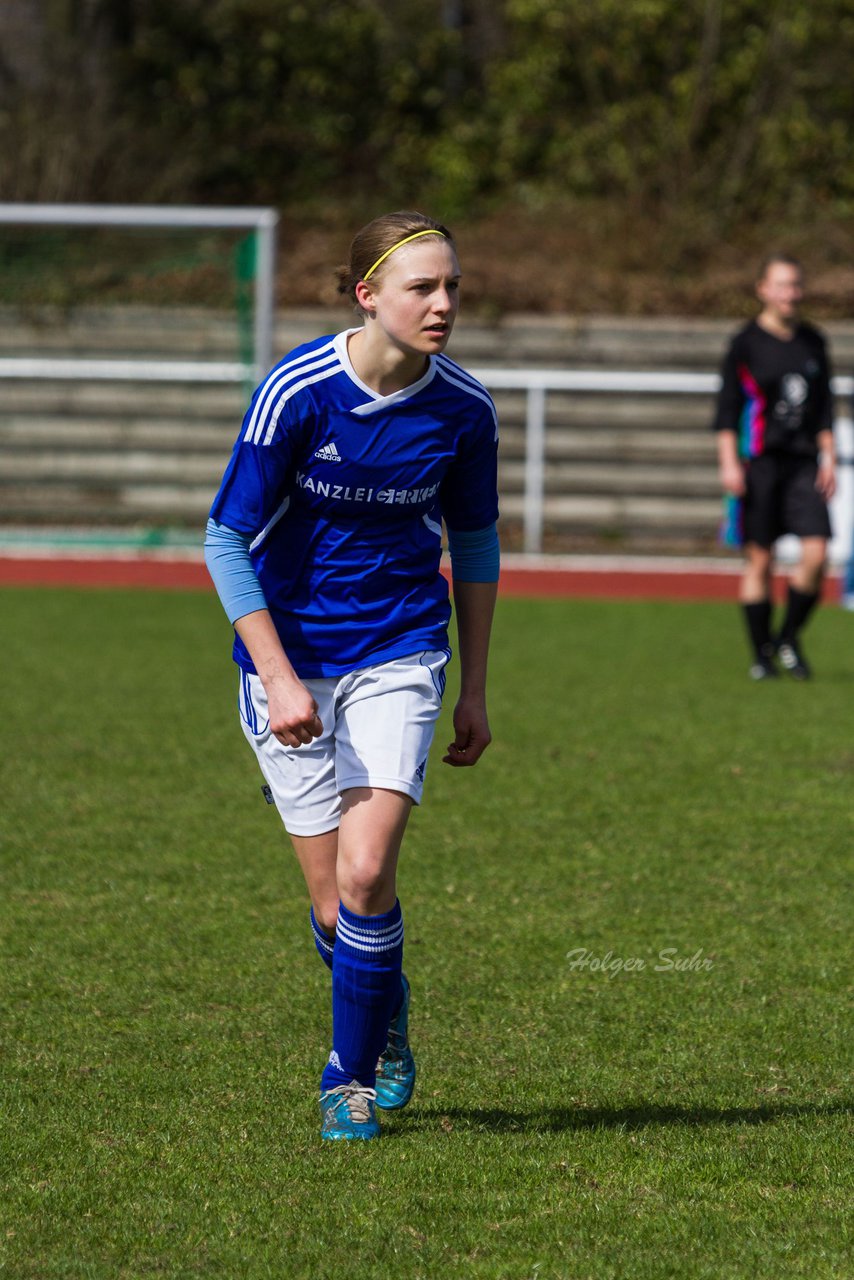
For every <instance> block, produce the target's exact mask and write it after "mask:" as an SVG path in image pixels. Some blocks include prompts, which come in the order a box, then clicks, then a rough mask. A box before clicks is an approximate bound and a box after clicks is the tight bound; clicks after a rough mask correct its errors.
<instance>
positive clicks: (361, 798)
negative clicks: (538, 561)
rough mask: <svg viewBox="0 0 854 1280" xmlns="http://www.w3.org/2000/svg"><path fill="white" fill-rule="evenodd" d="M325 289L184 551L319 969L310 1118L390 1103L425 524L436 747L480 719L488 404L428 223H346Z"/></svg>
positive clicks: (251, 416)
mask: <svg viewBox="0 0 854 1280" xmlns="http://www.w3.org/2000/svg"><path fill="white" fill-rule="evenodd" d="M339 278H340V283H339V290H340V292H342V293H346V294H348V295H349V296H350V297H351V299H352V300H353V301H354V303H355V305H356V308H357V310H358V312H359V313H360V316H361V325H360V326H359V327H357V328H353V329H348V330H346V331H345V332H343V333H339V334H338V335H337V336H333V337H325V338H319V339H317V340H315V341H313V342H309V343H307V344H306V345H305V346H301V347H298V348H296V349H295V350H294V351H292V352H291V353H290V354H289V355H287V356H286V357H285V358H284V360H282V361H281V362H280V363H279V364H278V365H276V367H275V368H274V369H273V370H272V372H271V373H270V374H269V375H268V376H267V377H266V378H265V379H264V381H263V382H262V383H261V385H260V386H259V387H258V389H257V390H256V392H255V394H254V396H253V397H252V401H251V404H250V406H249V409H248V411H247V413H246V417H245V418H244V421H243V426H242V428H241V432H240V435H239V436H238V439H237V443H236V444H235V447H234V451H233V453H232V456H231V460H230V462H229V464H228V468H227V470H226V472H225V476H224V478H223V481H222V485H221V487H220V490H219V493H218V494H217V496H216V499H215V500H214V504H213V507H212V509H211V518H210V521H209V523H208V533H207V537H206V542H205V550H206V560H207V563H208V567H209V570H210V573H211V576H212V578H213V580H214V583H215V585H216V587H217V590H218V592H219V595H220V598H221V600H222V602H223V605H224V606H225V609H226V613H227V615H228V618H229V621H231V622H232V623H233V624H234V629H235V632H236V637H235V642H234V658H235V661H236V662H237V665H238V667H239V668H240V696H239V706H240V715H241V718H242V724H243V731H244V733H245V735H246V737H247V739H248V740H249V742H250V744H251V745H252V747H253V748H254V750H255V753H256V755H257V758H258V762H259V764H260V766H261V771H262V773H263V775H264V777H265V779H266V783H267V788H268V789H269V790H268V794H269V795H270V797H271V798H272V800H274V801H275V803H276V805H277V807H278V809H279V812H280V814H281V816H282V818H283V821H284V824H285V827H286V829H287V831H288V833H289V835H290V837H291V840H292V842H293V845H294V849H295V851H296V855H297V858H298V859H299V862H300V866H301V868H302V871H303V874H304V876H305V880H306V884H307V886H308V891H309V895H310V898H311V926H312V930H313V932H314V939H315V943H316V946H317V949H318V951H319V953H320V955H321V957H322V959H323V960H324V961H325V963H326V964H327V965H328V966H329V968H330V969H331V970H332V1051H331V1053H330V1055H329V1060H328V1062H327V1064H326V1066H325V1068H324V1071H323V1075H322V1077H321V1081H320V1110H321V1135H322V1137H324V1138H331V1139H336V1138H341V1139H365V1138H375V1137H377V1136H378V1135H379V1132H380V1130H379V1125H378V1123H377V1119H376V1114H375V1105H376V1106H379V1107H381V1108H385V1109H394V1108H398V1107H402V1106H405V1105H406V1103H407V1102H408V1101H409V1099H410V1097H411V1095H412V1089H413V1085H414V1082H415V1063H414V1060H413V1058H412V1053H411V1050H410V1048H409V1043H408V1036H407V1024H408V1012H409V985H408V983H407V981H406V978H405V977H404V976H403V973H402V955H403V919H402V916H401V910H400V904H399V902H398V899H397V892H396V887H395V874H396V866H397V859H398V854H399V851H400V847H401V841H402V839H403V834H404V830H405V828H406V823H407V819H408V817H409V813H410V810H411V808H412V806H413V804H418V803H419V802H420V800H421V794H422V789H423V785H424V771H425V768H426V765H427V755H428V750H429V747H430V742H431V739H432V736H433V729H434V726H435V722H436V718H437V716H438V714H439V710H440V706H441V699H442V693H443V690H444V687H445V666H446V664H447V662H448V659H449V658H450V649H449V648H448V631H447V627H448V621H449V617H450V605H449V600H448V588H447V584H446V582H445V580H444V578H443V577H442V575H441V574H440V572H439V559H440V554H441V534H442V528H441V522H442V520H443V519H444V521H445V524H446V526H447V530H448V542H449V546H450V552H451V562H452V575H453V584H454V601H455V606H456V614H457V630H458V638H459V655H460V696H459V700H458V702H457V704H456V707H455V710H454V731H455V737H454V741H453V742H452V743H451V744H450V746H449V747H448V752H447V755H446V756H445V757H444V760H445V763H447V764H450V765H454V766H468V765H473V764H475V763H476V761H477V760H478V758H479V757H480V755H481V754H482V752H483V751H484V749H485V748H486V747H487V745H488V744H489V741H490V732H489V725H488V721H487V713H486V701H485V687H486V665H487V650H488V646H489V635H490V628H491V623H492V614H493V609H494V605H495V594H496V589H497V580H498V560H499V555H498V538H497V533H496V520H497V517H498V502H497V491H496V467H497V438H498V428H497V419H496V415H495V408H494V406H493V403H492V401H491V399H490V397H489V395H488V394H487V392H486V391H485V389H484V388H483V387H482V386H481V384H480V383H479V382H477V381H476V380H475V379H474V378H472V377H470V376H469V375H468V374H467V373H465V372H463V370H462V369H461V368H460V367H459V366H458V365H456V364H454V363H453V361H451V360H449V359H448V358H447V357H446V356H444V355H443V354H442V352H443V351H444V349H445V346H446V344H447V342H448V339H449V337H450V335H451V330H452V329H453V325H454V320H455V319H456V315H457V309H458V306H459V283H460V268H459V264H458V261H457V255H456V251H455V248H454V241H453V238H452V236H451V233H450V232H449V231H448V229H447V228H446V227H444V226H442V225H441V224H440V223H438V222H434V221H433V220H432V219H430V218H427V217H425V216H424V215H423V214H419V213H407V212H404V213H392V214H387V215H385V216H383V217H380V218H377V219H376V220H375V221H373V222H371V223H369V224H368V226H366V227H364V228H363V229H362V230H361V231H360V232H359V233H358V235H357V236H356V238H355V239H354V241H353V244H352V246H351V250H350V261H349V264H348V266H347V267H346V268H342V270H341V271H340V272H339Z"/></svg>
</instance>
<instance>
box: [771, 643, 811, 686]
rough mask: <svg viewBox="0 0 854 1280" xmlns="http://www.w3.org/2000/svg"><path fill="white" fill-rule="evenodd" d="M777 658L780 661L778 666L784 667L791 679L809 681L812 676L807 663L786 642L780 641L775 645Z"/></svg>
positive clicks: (791, 645)
mask: <svg viewBox="0 0 854 1280" xmlns="http://www.w3.org/2000/svg"><path fill="white" fill-rule="evenodd" d="M777 657H778V658H779V659H780V665H781V666H782V667H785V669H786V670H787V671H788V673H789V675H790V676H792V678H793V679H795V680H809V678H810V676H811V675H812V670H811V668H810V666H809V663H808V662H807V660H806V658H805V657H804V655H803V654H802V653H800V652H799V650H798V649H796V648H795V646H794V645H793V644H791V643H790V642H789V641H788V640H782V641H781V642H780V643H779V644H778V645H777Z"/></svg>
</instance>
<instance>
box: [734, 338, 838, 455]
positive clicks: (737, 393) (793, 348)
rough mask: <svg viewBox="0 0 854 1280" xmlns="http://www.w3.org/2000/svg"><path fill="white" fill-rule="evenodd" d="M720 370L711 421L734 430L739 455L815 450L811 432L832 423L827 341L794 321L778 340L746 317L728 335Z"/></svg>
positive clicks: (813, 434)
mask: <svg viewBox="0 0 854 1280" xmlns="http://www.w3.org/2000/svg"><path fill="white" fill-rule="evenodd" d="M721 376H722V379H723V381H722V384H721V389H720V393H719V395H718V405H717V413H716V415H715V422H714V427H715V430H716V431H734V432H735V433H736V435H737V436H738V438H739V453H740V454H741V456H742V457H743V458H755V457H758V456H759V454H762V453H788V454H798V455H800V456H803V457H813V458H814V457H815V456H816V454H817V452H818V445H817V443H816V436H817V435H818V433H819V432H820V431H829V430H831V429H832V426H833V397H832V395H831V391H830V367H829V362H828V357H827V346H826V344H825V341H824V338H823V337H822V335H821V334H820V333H819V331H818V329H815V328H813V326H812V325H809V324H800V325H798V327H797V329H796V330H795V332H794V335H793V336H792V337H791V338H790V339H789V340H788V341H784V340H783V339H782V338H775V336H774V334H773V333H769V332H768V331H767V329H763V328H762V326H761V325H759V324H757V322H756V321H755V320H751V322H750V324H748V325H745V327H744V328H743V329H740V330H739V332H738V333H737V334H736V335H735V337H734V338H733V340H732V343H731V344H730V348H729V350H728V352H727V354H726V357H725V358H724V362H723V367H722V370H721Z"/></svg>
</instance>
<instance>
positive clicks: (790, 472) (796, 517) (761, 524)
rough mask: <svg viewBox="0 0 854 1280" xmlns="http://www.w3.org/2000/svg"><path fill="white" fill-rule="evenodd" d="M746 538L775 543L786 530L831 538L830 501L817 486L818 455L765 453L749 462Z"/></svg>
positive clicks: (746, 495)
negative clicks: (827, 501) (828, 503)
mask: <svg viewBox="0 0 854 1280" xmlns="http://www.w3.org/2000/svg"><path fill="white" fill-rule="evenodd" d="M746 471H747V492H746V493H745V495H744V535H743V536H744V541H745V542H755V543H757V544H758V545H759V546H760V547H770V546H772V545H773V544H774V543H775V542H776V541H777V539H778V538H779V537H781V536H782V535H783V534H784V533H794V534H796V535H797V536H798V537H799V538H829V537H830V536H831V530H830V516H829V515H828V511H827V503H826V502H825V500H824V498H823V497H822V496H821V494H820V493H819V491H818V490H817V489H816V487H815V480H816V475H817V473H818V464H817V462H816V460H815V458H799V457H798V456H797V455H793V454H785V453H764V454H762V455H761V457H759V458H751V459H750V461H749V462H748V463H747V467H746Z"/></svg>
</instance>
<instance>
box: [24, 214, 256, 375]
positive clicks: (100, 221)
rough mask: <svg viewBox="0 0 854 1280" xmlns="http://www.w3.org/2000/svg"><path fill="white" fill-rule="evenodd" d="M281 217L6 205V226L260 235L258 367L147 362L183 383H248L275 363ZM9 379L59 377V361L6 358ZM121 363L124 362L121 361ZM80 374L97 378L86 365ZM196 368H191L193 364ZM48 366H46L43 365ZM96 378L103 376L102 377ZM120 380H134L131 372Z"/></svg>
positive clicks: (66, 365) (70, 366)
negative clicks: (193, 230)
mask: <svg viewBox="0 0 854 1280" xmlns="http://www.w3.org/2000/svg"><path fill="white" fill-rule="evenodd" d="M278 221H279V215H278V213H277V211H276V210H275V209H267V208H203V207H200V206H198V207H197V206H193V205H174V206H173V205H121V204H0V223H2V224H6V225H10V224H15V225H19V226H27V225H29V226H54V227H147V228H153V227H165V228H173V229H174V228H194V227H198V228H208V229H216V230H237V231H239V230H245V231H249V232H254V236H255V280H254V320H253V335H252V336H253V341H252V357H253V358H252V365H253V367H252V369H251V370H248V369H246V368H245V366H244V365H242V364H239V363H229V364H226V363H224V362H219V363H215V362H213V361H211V362H202V361H196V362H189V363H188V362H187V361H183V362H180V364H179V363H178V362H174V361H168V360H158V361H147V362H146V373H145V375H144V376H148V377H149V378H153V379H158V378H159V379H164V380H169V379H170V378H171V377H172V375H173V373H174V374H177V375H178V378H179V380H180V379H183V378H186V377H188V376H189V377H190V378H192V377H193V370H194V368H196V367H197V376H198V377H200V378H204V379H205V380H209V381H213V382H219V381H223V382H232V381H245V379H246V377H247V375H250V376H251V377H252V378H253V379H257V378H259V377H261V376H262V374H263V373H265V372H266V371H267V369H269V368H270V366H271V364H272V363H273V321H274V298H275V288H274V275H275V266H276V229H277V226H278ZM2 363H3V365H4V366H5V368H4V373H5V376H7V377H15V376H20V377H39V376H45V377H51V376H56V374H55V372H53V371H55V370H56V364H57V362H56V361H55V360H51V361H47V360H45V361H41V360H38V359H29V358H22V359H20V360H4V361H3V362H2ZM109 363H110V362H109V361H99V362H98V364H99V365H100V366H101V376H107V377H109V376H110V374H109ZM117 363H118V362H117ZM75 364H76V362H74V361H65V362H63V371H62V376H63V377H74V376H75V372H74V370H75ZM80 364H81V368H80V376H81V377H86V376H91V371H84V367H83V366H84V364H85V362H82V361H81V362H80ZM191 365H192V366H193V367H190V366H191ZM42 366H43V367H42ZM95 376H98V375H97V374H96V375H95ZM119 376H128V375H127V373H126V372H125V373H124V375H122V374H121V373H120V374H119Z"/></svg>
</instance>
